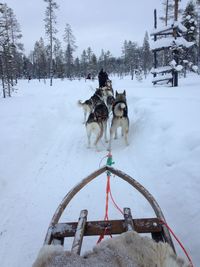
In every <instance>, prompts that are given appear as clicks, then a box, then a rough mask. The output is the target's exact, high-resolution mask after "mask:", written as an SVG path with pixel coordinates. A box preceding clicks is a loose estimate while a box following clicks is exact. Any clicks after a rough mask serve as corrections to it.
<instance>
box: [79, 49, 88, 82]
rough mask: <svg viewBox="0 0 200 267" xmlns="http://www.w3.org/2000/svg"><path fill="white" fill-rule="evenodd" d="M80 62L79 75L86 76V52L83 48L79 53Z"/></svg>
mask: <svg viewBox="0 0 200 267" xmlns="http://www.w3.org/2000/svg"><path fill="white" fill-rule="evenodd" d="M80 64H81V76H82V77H86V75H87V72H88V71H87V53H86V50H85V49H84V50H83V52H82V54H81V61H80Z"/></svg>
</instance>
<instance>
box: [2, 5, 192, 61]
mask: <svg viewBox="0 0 200 267" xmlns="http://www.w3.org/2000/svg"><path fill="white" fill-rule="evenodd" d="M55 1H56V3H57V4H58V5H59V9H58V10H56V16H57V26H56V28H57V29H58V34H57V37H58V38H59V39H60V41H62V40H63V34H64V28H65V25H66V23H68V24H70V25H71V28H72V31H73V34H74V36H75V37H76V45H77V46H78V49H77V55H80V54H81V53H82V51H83V49H86V48H87V47H89V46H90V47H91V48H92V51H93V52H95V53H96V55H97V56H99V55H100V53H101V49H104V50H105V51H107V50H110V51H111V53H112V55H114V56H120V55H121V48H122V45H123V42H124V40H131V41H135V42H137V43H138V44H139V45H142V43H143V39H144V34H145V31H148V33H150V32H151V30H152V28H153V10H154V8H157V10H158V13H159V14H158V15H161V10H162V0H123V1H122V0H98V1H97V0H71V1H68V0H55ZM4 2H5V3H6V4H7V5H8V6H9V7H11V8H12V9H13V11H14V14H15V15H16V17H17V20H18V22H19V24H20V26H21V32H22V34H23V38H22V43H23V44H24V47H25V52H26V54H29V52H30V51H31V50H33V47H34V44H35V42H36V41H37V40H39V38H40V37H43V38H44V40H45V42H46V43H47V39H46V37H45V30H44V17H45V15H44V14H45V9H46V6H47V3H45V2H44V1H43V0H6V1H4ZM186 2H187V0H182V1H181V5H183V6H185V3H186ZM159 23H160V22H159Z"/></svg>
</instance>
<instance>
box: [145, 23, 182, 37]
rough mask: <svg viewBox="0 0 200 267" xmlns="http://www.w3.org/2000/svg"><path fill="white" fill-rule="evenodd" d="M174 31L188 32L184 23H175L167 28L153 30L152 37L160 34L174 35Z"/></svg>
mask: <svg viewBox="0 0 200 267" xmlns="http://www.w3.org/2000/svg"><path fill="white" fill-rule="evenodd" d="M173 29H177V30H178V31H179V32H181V33H183V32H187V28H186V27H185V26H183V24H182V23H180V22H178V21H175V22H174V23H173V24H171V25H167V26H164V27H160V28H157V29H154V30H152V32H151V34H150V35H151V36H152V35H155V34H159V33H172V32H173Z"/></svg>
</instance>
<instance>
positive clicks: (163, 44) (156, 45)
mask: <svg viewBox="0 0 200 267" xmlns="http://www.w3.org/2000/svg"><path fill="white" fill-rule="evenodd" d="M174 45H176V46H183V47H186V48H189V47H191V46H192V45H194V43H193V42H188V41H186V40H185V39H184V38H183V37H177V38H176V39H175V38H174V37H167V38H162V39H158V40H157V41H155V42H153V43H151V49H152V50H161V49H162V48H167V47H170V46H174Z"/></svg>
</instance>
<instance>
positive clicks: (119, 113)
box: [109, 90, 129, 150]
mask: <svg viewBox="0 0 200 267" xmlns="http://www.w3.org/2000/svg"><path fill="white" fill-rule="evenodd" d="M112 111H113V118H112V123H111V128H110V142H109V150H111V143H112V139H113V137H114V135H115V139H117V129H118V128H119V127H121V129H122V136H124V139H125V143H126V145H128V131H129V118H128V107H127V102H126V91H125V90H124V92H123V93H118V92H117V91H116V97H115V101H114V103H113V107H112Z"/></svg>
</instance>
